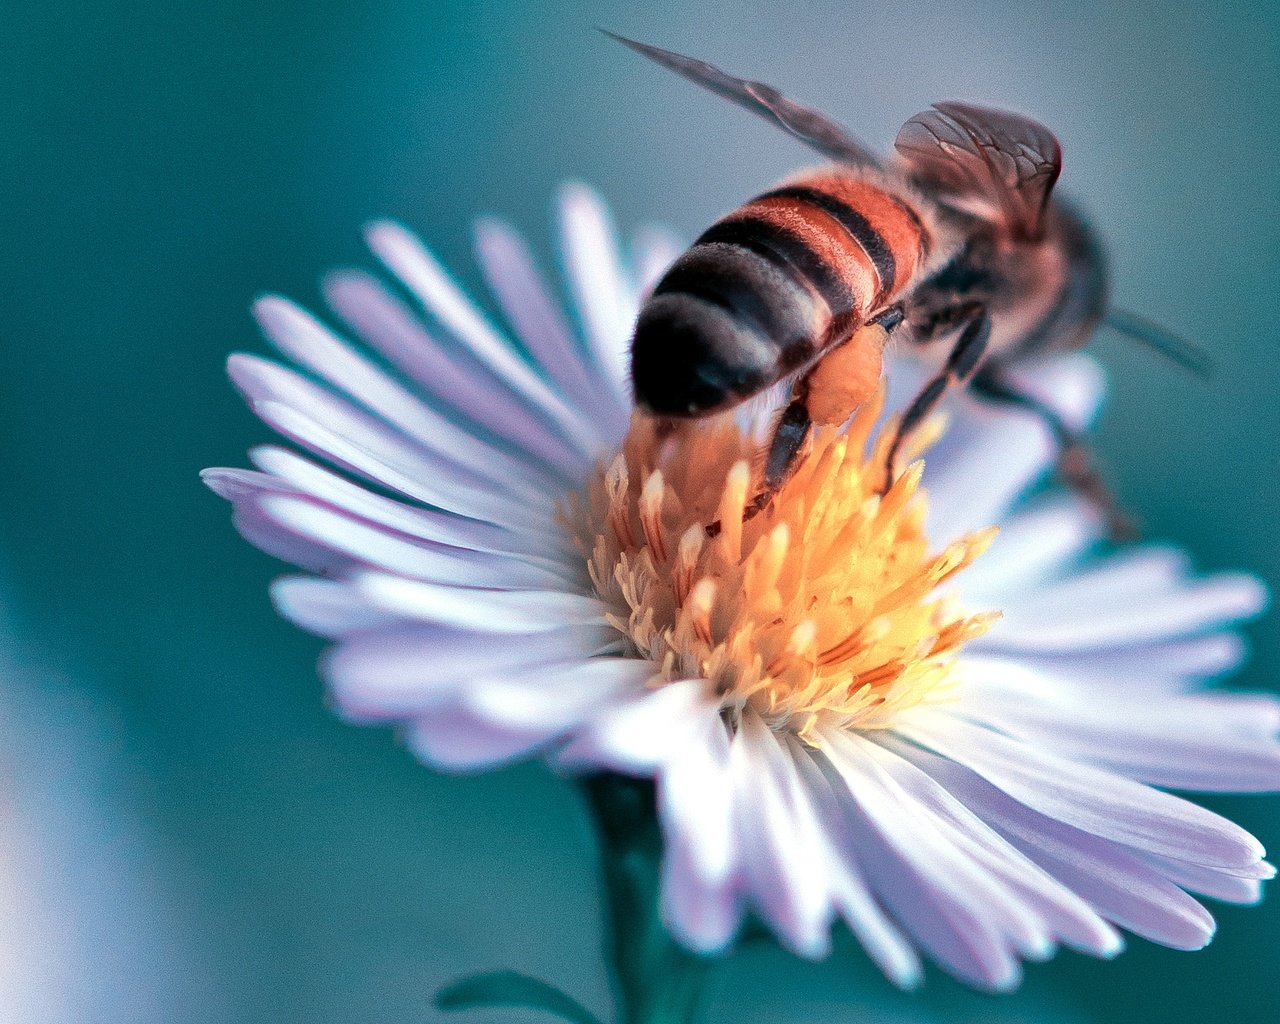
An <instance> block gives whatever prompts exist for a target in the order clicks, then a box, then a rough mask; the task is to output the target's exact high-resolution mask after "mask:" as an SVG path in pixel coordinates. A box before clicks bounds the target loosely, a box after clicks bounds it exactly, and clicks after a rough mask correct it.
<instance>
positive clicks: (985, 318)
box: [882, 304, 991, 493]
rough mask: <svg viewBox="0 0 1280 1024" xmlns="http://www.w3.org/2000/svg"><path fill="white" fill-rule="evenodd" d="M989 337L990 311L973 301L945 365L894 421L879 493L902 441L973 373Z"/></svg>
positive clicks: (891, 472)
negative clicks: (891, 440)
mask: <svg viewBox="0 0 1280 1024" xmlns="http://www.w3.org/2000/svg"><path fill="white" fill-rule="evenodd" d="M990 337H991V314H990V313H988V312H987V310H986V307H985V306H981V305H978V304H974V305H973V306H972V307H971V309H970V310H969V315H968V317H967V318H966V320H965V322H964V328H963V329H962V330H961V331H960V336H959V337H958V338H957V339H956V343H955V344H954V345H953V346H952V347H951V353H950V355H948V356H947V362H946V365H945V366H943V368H942V371H941V372H940V373H939V374H938V375H937V376H936V377H934V378H933V379H932V380H931V381H929V383H928V384H926V385H925V386H924V387H922V388H921V389H920V390H919V391H918V392H917V393H916V397H915V398H913V399H912V400H911V404H910V405H909V406H907V410H906V412H904V413H903V414H902V419H901V420H899V421H898V431H897V433H896V434H895V435H894V438H893V443H892V444H891V445H890V446H889V451H888V454H887V455H886V456H885V482H884V489H883V491H882V493H884V492H887V491H888V490H889V488H890V487H892V486H893V481H894V479H895V473H894V462H895V461H896V459H897V457H898V451H899V449H901V448H902V445H903V442H905V441H906V439H907V438H908V437H909V436H910V435H911V432H912V431H913V430H915V429H916V428H917V427H918V426H920V424H921V423H923V422H924V420H925V419H926V417H928V415H929V414H930V413H931V412H933V410H934V409H935V408H936V407H937V405H938V403H939V402H940V401H942V396H943V395H945V394H946V393H947V392H948V391H950V390H951V389H952V388H954V387H959V386H960V385H961V384H965V383H967V382H968V380H969V378H970V377H972V376H973V372H974V370H976V369H977V368H978V363H979V362H981V361H982V356H983V354H984V353H985V352H986V350H987V339H988V338H990Z"/></svg>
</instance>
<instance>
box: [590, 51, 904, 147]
mask: <svg viewBox="0 0 1280 1024" xmlns="http://www.w3.org/2000/svg"><path fill="white" fill-rule="evenodd" d="M600 31H602V32H604V34H605V35H607V36H608V37H609V38H610V39H616V40H617V41H618V42H620V43H621V44H622V45H623V46H626V47H629V48H631V49H632V50H635V52H636V53H638V54H641V55H642V56H645V57H648V58H649V59H650V60H652V61H655V62H657V63H658V64H661V65H662V66H663V67H664V68H668V69H670V70H671V71H674V72H675V73H676V74H678V75H683V76H684V77H685V78H687V79H689V80H690V81H691V82H696V83H697V84H698V85H700V86H702V87H703V88H704V89H710V90H711V91H712V92H713V93H715V94H716V95H717V96H723V97H724V98H725V99H727V100H732V101H733V102H734V103H736V104H738V106H740V107H745V108H746V109H747V110H750V111H751V112H752V113H755V114H759V115H760V116H761V117H763V118H764V119H765V120H766V121H770V122H772V123H773V124H776V125H777V126H778V127H779V128H782V129H783V130H784V131H787V132H790V133H791V134H792V135H794V136H795V137H796V138H798V139H800V141H802V142H806V143H808V144H809V145H810V146H812V147H813V148H814V149H816V150H817V151H818V152H820V153H823V154H825V155H826V156H829V157H831V158H832V159H833V160H839V161H841V162H842V163H847V164H854V165H855V166H860V167H878V166H879V165H880V158H879V157H877V156H876V155H875V154H874V153H873V152H871V150H869V149H867V147H866V146H864V145H863V144H862V143H861V142H859V141H858V140H857V139H855V138H854V137H853V136H852V135H850V134H849V133H848V132H847V131H846V130H845V129H844V128H843V127H841V126H840V125H839V124H837V123H836V122H835V121H833V120H832V119H831V118H829V117H827V116H826V115H825V114H821V113H819V112H818V111H816V110H812V109H810V108H809V107H805V106H802V105H801V104H799V103H795V102H793V101H792V100H789V99H787V98H786V97H785V96H783V95H782V93H780V92H778V90H777V89H775V88H773V86H771V85H765V84H764V83H763V82H751V81H748V80H747V79H745V78H734V77H733V75H730V74H727V73H726V72H724V71H721V70H720V69H719V68H718V67H716V66H715V65H713V64H708V63H706V62H705V61H701V60H694V59H693V58H692V57H682V56H681V55H680V54H678V53H672V52H671V51H670V50H663V49H660V48H659V47H657V46H649V45H648V44H647V43H638V42H636V41H635V40H634V39H628V38H626V37H625V36H620V35H617V34H616V33H614V32H609V31H607V30H605V29H601V30H600Z"/></svg>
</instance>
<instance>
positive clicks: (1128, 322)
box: [1106, 309, 1213, 380]
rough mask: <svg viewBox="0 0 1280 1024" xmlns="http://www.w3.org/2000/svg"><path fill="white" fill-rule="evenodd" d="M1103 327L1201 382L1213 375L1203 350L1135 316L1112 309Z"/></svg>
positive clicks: (1209, 361)
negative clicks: (1140, 345)
mask: <svg viewBox="0 0 1280 1024" xmlns="http://www.w3.org/2000/svg"><path fill="white" fill-rule="evenodd" d="M1106 325H1107V326H1108V327H1110V328H1111V329H1112V330H1113V331H1115V332H1116V333H1117V334H1123V335H1124V336H1125V337H1126V338H1132V339H1133V340H1134V341H1139V342H1141V343H1142V344H1144V345H1146V346H1147V348H1149V349H1152V350H1153V351H1155V352H1159V353H1160V354H1161V355H1162V356H1164V357H1165V358H1166V359H1169V360H1171V361H1172V362H1175V363H1177V364H1178V365H1179V366H1181V367H1182V368H1183V369H1184V370H1187V371H1188V372H1190V373H1193V374H1195V375H1196V376H1197V377H1199V378H1200V379H1201V380H1208V379H1209V377H1211V376H1212V375H1213V361H1212V360H1211V359H1210V358H1209V355H1208V353H1207V352H1205V351H1204V349H1202V348H1200V347H1199V346H1197V345H1194V344H1192V343H1191V342H1189V341H1187V340H1186V339H1185V338H1181V337H1179V336H1178V335H1176V334H1174V333H1172V332H1171V331H1166V330H1165V329H1164V328H1163V327H1161V326H1160V325H1159V324H1155V323H1152V322H1151V321H1150V320H1148V319H1146V318H1145V317H1141V316H1138V314H1137V313H1130V312H1129V311H1128V310H1124V309H1113V310H1111V311H1109V312H1108V313H1107V316H1106Z"/></svg>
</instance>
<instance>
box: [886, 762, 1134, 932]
mask: <svg viewBox="0 0 1280 1024" xmlns="http://www.w3.org/2000/svg"><path fill="white" fill-rule="evenodd" d="M866 751H867V753H868V754H870V755H871V756H872V757H873V758H874V759H875V760H876V762H877V763H878V764H879V765H880V766H881V767H882V768H883V769H884V770H885V771H886V772H887V773H888V774H889V776H890V777H891V778H892V779H893V780H894V782H896V783H897V784H898V785H899V786H901V787H902V789H903V791H904V792H905V793H907V794H909V795H910V796H911V798H912V799H913V800H914V801H915V805H916V807H917V809H918V810H920V811H921V812H923V813H925V814H926V816H927V817H928V818H929V820H930V821H931V822H932V823H933V824H934V825H935V827H937V828H938V829H939V830H940V831H941V832H943V833H944V834H945V835H947V836H948V837H949V838H950V839H951V841H952V842H953V843H954V844H956V845H957V846H958V847H960V848H961V849H962V850H964V851H965V852H966V853H967V854H968V855H969V856H970V857H972V858H973V859H974V860H975V861H976V862H977V863H979V864H980V865H982V866H983V867H984V868H985V869H986V870H988V871H990V872H991V873H992V874H993V875H995V876H996V877H997V878H999V879H1000V880H1001V882H1003V883H1004V884H1005V885H1007V886H1008V887H1009V888H1010V889H1011V890H1012V891H1013V892H1014V893H1015V894H1016V895H1017V898H1019V899H1020V900H1022V901H1024V902H1025V903H1026V905H1027V907H1028V908H1029V909H1030V910H1032V911H1033V912H1034V913H1035V914H1036V915H1037V916H1038V917H1039V918H1040V919H1041V921H1042V927H1043V928H1045V929H1046V933H1047V935H1048V936H1049V937H1050V938H1052V939H1054V940H1061V941H1064V942H1067V943H1069V944H1070V945H1072V946H1073V947H1075V948H1076V949H1080V950H1083V951H1085V952H1088V953H1092V954H1093V955H1095V956H1114V955H1116V954H1117V953H1119V952H1120V949H1121V947H1122V942H1121V940H1120V937H1119V936H1118V935H1117V934H1116V933H1115V931H1114V930H1113V929H1112V928H1111V927H1109V926H1108V925H1107V924H1106V923H1104V922H1103V921H1102V919H1101V918H1099V917H1098V916H1097V914H1095V913H1094V912H1093V910H1092V909H1090V907H1089V906H1088V904H1086V903H1085V902H1084V901H1083V900H1082V899H1080V898H1079V897H1078V896H1076V895H1075V893H1073V892H1071V890H1069V889H1067V888H1066V887H1065V886H1063V885H1062V884H1061V883H1060V882H1058V881H1057V880H1056V879H1054V878H1053V877H1052V876H1051V875H1049V874H1048V873H1047V872H1045V871H1044V870H1043V869H1041V868H1039V867H1037V866H1036V865H1035V864H1034V863H1032V862H1031V861H1030V860H1028V859H1027V858H1026V857H1025V856H1024V855H1023V854H1022V853H1020V852H1019V851H1018V850H1017V849H1015V848H1014V847H1013V846H1011V845H1010V844H1009V843H1008V842H1007V841H1006V840H1005V839H1004V838H1002V837H1001V836H1000V835H999V834H997V833H996V832H995V831H994V830H993V829H991V827H990V826H989V825H987V824H986V822H984V821H982V819H980V818H979V817H978V816H977V815H975V814H974V813H973V812H972V811H970V810H969V809H968V808H967V807H965V806H964V804H962V803H961V802H960V801H959V800H957V799H956V798H955V797H954V796H952V795H951V794H950V793H949V792H947V790H946V788H945V787H944V786H942V785H941V784H940V783H939V782H938V781H937V780H936V779H934V778H932V777H931V776H930V775H929V774H928V773H927V772H925V771H924V770H923V769H922V768H920V767H919V766H917V765H915V764H913V763H912V762H911V761H910V759H909V757H902V756H899V754H897V753H894V752H893V751H891V750H890V749H888V748H887V747H880V746H875V745H868V746H867V747H866Z"/></svg>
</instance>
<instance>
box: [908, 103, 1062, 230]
mask: <svg viewBox="0 0 1280 1024" xmlns="http://www.w3.org/2000/svg"><path fill="white" fill-rule="evenodd" d="M894 146H895V147H896V148H897V150H898V152H899V153H901V154H902V156H903V157H905V158H906V160H907V162H908V163H909V164H910V165H911V167H912V169H913V171H914V172H915V174H916V175H917V176H918V177H920V178H923V179H924V180H926V181H928V182H930V183H931V184H932V185H934V186H935V187H936V188H938V189H939V190H941V191H943V192H946V193H951V194H953V195H957V196H960V197H966V198H977V199H981V200H985V201H986V202H988V203H990V204H991V205H992V206H994V208H995V210H996V212H997V214H998V216H1000V217H1001V218H1002V219H1003V220H1004V222H1005V223H1006V225H1007V226H1008V227H1009V229H1010V230H1011V231H1013V233H1014V234H1015V235H1017V236H1019V237H1021V238H1037V237H1039V235H1040V220H1041V217H1042V216H1043V214H1044V208H1045V204H1046V203H1047V202H1048V201H1049V193H1050V192H1051V191H1052V190H1053V185H1054V182H1056V181H1057V180H1058V174H1059V173H1060V172H1061V170H1062V147H1061V145H1059V143H1058V140H1057V137H1056V136H1055V135H1054V134H1053V132H1051V131H1049V129H1048V128H1046V127H1045V126H1044V125H1042V124H1040V123H1039V122H1038V121H1033V120H1032V119H1031V118H1029V117H1023V116H1022V115H1021V114H1014V113H1011V112H1010V111H1007V110H995V109H992V108H990V107H978V106H974V105H973V104H969V103H955V102H946V103H936V104H934V107H933V109H932V110H926V111H924V113H921V114H916V116H915V117H913V118H912V119H911V120H910V121H908V122H907V123H906V124H904V125H903V126H902V131H900V132H899V133H898V138H897V140H896V141H895V142H894Z"/></svg>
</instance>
